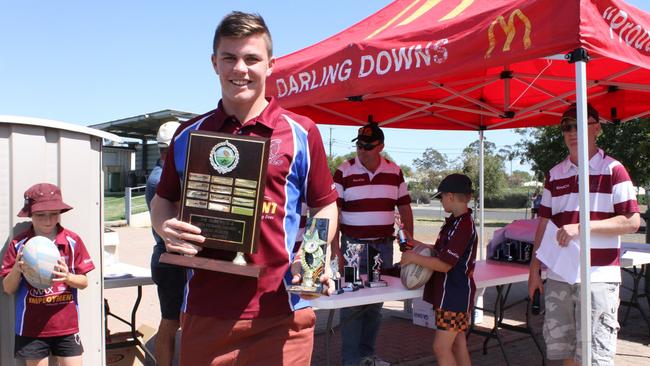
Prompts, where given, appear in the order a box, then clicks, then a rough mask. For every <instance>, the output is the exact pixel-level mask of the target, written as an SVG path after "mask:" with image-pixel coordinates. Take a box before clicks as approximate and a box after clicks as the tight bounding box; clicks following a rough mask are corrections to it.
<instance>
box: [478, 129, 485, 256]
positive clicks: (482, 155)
mask: <svg viewBox="0 0 650 366" xmlns="http://www.w3.org/2000/svg"><path fill="white" fill-rule="evenodd" d="M483 132H484V131H483V130H480V131H479V132H478V139H479V142H480V144H479V145H480V146H479V177H478V180H479V209H480V213H481V214H480V216H479V217H480V218H479V221H480V226H479V236H478V243H479V246H478V247H479V258H480V259H485V251H484V250H483V241H484V240H483V238H484V233H485V206H484V203H485V200H484V198H483V193H484V191H485V189H484V186H485V174H484V173H485V171H484V170H485V150H484V136H483Z"/></svg>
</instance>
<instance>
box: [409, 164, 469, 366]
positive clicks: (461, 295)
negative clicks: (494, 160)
mask: <svg viewBox="0 0 650 366" xmlns="http://www.w3.org/2000/svg"><path fill="white" fill-rule="evenodd" d="M472 192H473V190H472V181H471V180H470V179H469V178H468V177H467V176H465V175H463V174H451V175H448V176H447V177H445V179H443V180H442V182H440V186H439V187H438V193H436V196H437V197H439V198H440V201H441V203H442V207H443V208H444V209H445V212H448V213H451V215H449V217H448V218H447V219H446V220H445V223H444V225H443V226H442V228H441V229H440V234H439V235H438V239H437V240H436V243H435V245H434V246H433V251H434V253H435V255H434V256H433V257H425V256H423V255H420V254H417V253H415V252H413V251H406V252H404V253H402V260H401V262H400V263H401V264H402V265H406V264H409V263H415V264H417V265H420V266H423V267H426V268H429V269H432V270H433V271H434V272H433V275H432V276H431V279H430V280H429V282H427V284H426V286H425V288H424V295H423V300H424V301H426V302H429V303H431V304H432V305H433V309H434V310H435V313H436V328H437V330H436V336H435V339H434V341H433V351H434V353H435V354H436V359H437V361H438V364H439V365H450V364H456V365H469V364H470V363H471V359H470V356H469V352H468V350H467V341H466V337H465V331H467V329H468V327H469V319H470V317H469V313H470V311H471V310H472V307H473V304H474V294H475V292H476V284H475V283H474V276H473V272H474V264H475V261H476V246H477V244H478V239H477V235H476V230H475V226H474V220H473V219H472V210H471V209H469V208H468V207H467V203H468V202H469V201H470V199H471V197H472ZM413 242H415V243H419V244H424V243H420V242H418V241H417V240H413Z"/></svg>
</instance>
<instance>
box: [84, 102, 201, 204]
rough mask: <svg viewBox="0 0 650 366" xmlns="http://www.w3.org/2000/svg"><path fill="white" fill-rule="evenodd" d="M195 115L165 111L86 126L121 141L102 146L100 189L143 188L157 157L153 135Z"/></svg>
mask: <svg viewBox="0 0 650 366" xmlns="http://www.w3.org/2000/svg"><path fill="white" fill-rule="evenodd" d="M196 116H197V115H196V114H194V113H190V112H182V111H176V110H171V109H165V110H162V111H158V112H153V113H147V114H142V115H139V116H133V117H127V118H123V119H118V120H115V121H110V122H104V123H99V124H95V125H92V126H89V127H92V128H96V129H98V130H102V131H106V132H110V133H113V134H115V135H118V136H120V137H122V138H123V139H124V141H125V142H124V143H121V144H118V143H109V144H108V145H106V146H104V149H103V163H102V170H103V171H104V177H105V179H104V190H105V191H107V192H123V191H124V188H125V187H135V186H138V185H144V183H145V182H146V179H147V175H148V174H149V172H151V170H152V169H153V167H154V166H155V165H156V161H157V160H158V157H159V155H158V145H157V143H156V133H157V132H158V128H159V127H160V125H162V124H163V123H165V122H172V121H176V122H179V123H183V122H185V121H187V120H189V119H191V118H194V117H196Z"/></svg>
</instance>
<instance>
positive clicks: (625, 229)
mask: <svg viewBox="0 0 650 366" xmlns="http://www.w3.org/2000/svg"><path fill="white" fill-rule="evenodd" d="M639 225H641V216H640V215H639V213H638V212H636V213H630V214H626V215H617V216H614V217H610V218H609V219H604V220H592V221H590V222H589V228H590V229H591V232H592V233H596V234H605V235H623V234H631V233H635V232H636V231H637V230H639ZM579 235H580V224H579V223H578V224H569V225H564V226H562V227H561V228H560V229H559V230H558V231H557V241H558V243H559V244H560V245H562V246H565V245H567V244H569V241H571V239H573V238H577V237H578V236H579Z"/></svg>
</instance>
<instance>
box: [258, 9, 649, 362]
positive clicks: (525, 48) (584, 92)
mask: <svg viewBox="0 0 650 366" xmlns="http://www.w3.org/2000/svg"><path fill="white" fill-rule="evenodd" d="M341 11H345V9H341ZM267 82H268V84H267V94H268V95H269V96H275V97H276V98H278V100H279V101H280V103H281V104H282V105H283V106H285V107H286V108H289V109H291V110H293V111H295V112H297V113H300V114H304V115H307V116H309V117H311V118H312V119H313V120H314V121H316V122H317V123H325V124H348V125H357V124H364V123H366V121H368V120H370V119H371V120H373V121H377V122H379V124H380V125H384V126H390V127H397V128H411V129H448V130H477V131H479V133H480V136H481V141H482V136H483V131H485V130H490V129H499V128H516V127H531V126H542V125H549V124H555V123H557V122H558V119H559V116H560V114H561V113H562V112H563V111H564V109H566V106H567V105H568V104H570V103H573V102H576V103H577V105H578V121H579V123H578V124H579V128H578V142H579V164H578V165H579V167H580V168H579V182H580V184H579V185H580V187H579V193H580V223H581V228H583V230H581V232H580V247H581V254H580V261H581V282H582V283H583V284H584V285H583V286H582V287H581V306H582V309H583V311H582V312H581V324H582V339H583V341H584V342H585V343H587V344H589V343H590V342H591V333H590V332H589V329H591V326H590V323H591V320H590V318H589V314H590V312H589V311H587V309H590V308H591V305H590V302H591V298H590V292H589V287H590V285H589V283H590V274H589V271H588V270H587V269H588V268H590V263H591V262H590V257H589V250H588V249H589V248H590V230H589V200H588V192H589V186H588V182H589V179H588V176H589V172H588V164H586V161H587V160H588V157H587V147H586V144H585V140H586V136H587V134H586V117H587V114H586V102H587V99H589V102H591V103H592V104H593V105H594V106H595V107H596V108H597V109H598V110H599V111H600V113H601V116H602V117H603V119H604V120H605V121H609V122H624V121H627V120H630V119H634V118H637V117H644V116H647V115H649V114H650V103H648V100H650V99H649V97H650V15H648V14H646V13H645V12H642V11H640V10H639V9H636V8H634V7H632V6H630V5H628V4H626V3H625V2H623V1H619V0H492V1H478V0H397V1H395V2H394V3H392V4H390V5H388V6H387V7H385V8H384V9H382V10H380V11H378V12H377V13H375V14H373V15H371V16H370V17H368V18H366V19H364V20H362V21H361V22H359V23H357V24H356V25H354V26H352V27H350V28H348V29H346V30H344V31H342V32H341V33H339V34H337V35H334V36H332V37H330V38H328V39H326V40H324V41H322V42H319V43H317V44H315V45H313V46H310V47H307V48H305V49H303V50H300V51H297V52H295V53H292V54H290V55H287V56H284V57H281V58H279V59H278V60H277V63H276V67H275V69H274V70H273V74H272V75H271V77H270V78H269V79H268V80H267ZM587 96H588V98H587ZM481 186H482V184H481ZM480 196H481V201H482V196H483V194H482V192H481V194H480ZM481 206H482V205H481ZM481 216H482V214H481ZM482 224H483V220H482V219H481V226H482ZM482 231H483V230H482V229H481V240H483V234H482ZM589 350H590V347H582V361H583V364H590V359H591V355H590V353H589Z"/></svg>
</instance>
